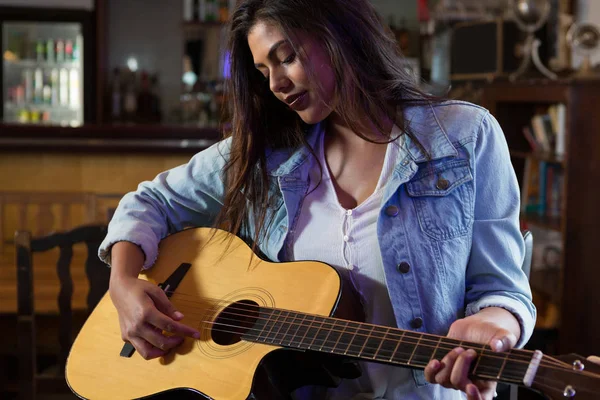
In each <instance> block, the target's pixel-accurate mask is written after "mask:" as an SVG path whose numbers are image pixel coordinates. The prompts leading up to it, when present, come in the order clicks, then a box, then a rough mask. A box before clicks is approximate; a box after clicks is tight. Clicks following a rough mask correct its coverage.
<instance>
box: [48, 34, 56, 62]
mask: <svg viewBox="0 0 600 400" xmlns="http://www.w3.org/2000/svg"><path fill="white" fill-rule="evenodd" d="M54 50H55V49H54V40H53V39H48V40H47V41H46V61H48V62H49V63H53V62H56V58H55V54H54Z"/></svg>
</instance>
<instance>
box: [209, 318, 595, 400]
mask: <svg viewBox="0 0 600 400" xmlns="http://www.w3.org/2000/svg"><path fill="white" fill-rule="evenodd" d="M202 329H203V330H205V331H211V330H213V329H212V328H209V327H203V328H202ZM216 330H217V331H218V332H224V333H233V334H237V333H238V332H235V331H229V330H226V329H216ZM250 339H252V338H250ZM254 339H255V340H256V341H257V342H259V343H260V338H259V337H255V338H254ZM248 341H250V340H248ZM334 354H335V353H334ZM350 356H352V355H350ZM354 357H357V356H354ZM363 358H365V357H363ZM389 363H392V364H396V365H398V364H401V365H404V364H407V363H405V362H400V361H395V362H394V361H389ZM408 364H409V365H410V363H408ZM427 364H428V363H426V362H421V364H420V365H419V364H416V362H415V365H414V366H415V367H419V368H423V367H425V366H426V365H427ZM570 371H571V370H568V372H570ZM474 376H475V377H477V378H482V379H491V380H494V381H497V380H501V381H504V382H507V383H514V384H519V385H522V386H523V380H522V375H515V376H514V377H509V378H507V377H505V376H503V377H502V378H498V375H497V374H488V375H486V374H485V373H477V374H476V375H474ZM594 378H597V376H595V377H594ZM543 382H550V383H551V384H554V385H559V386H561V387H566V386H567V385H568V384H569V382H566V381H564V380H561V379H557V378H555V377H552V378H551V377H547V376H544V375H536V377H535V379H534V383H535V384H536V385H539V386H544V387H547V388H550V389H552V390H555V391H559V392H561V391H562V390H563V389H556V388H553V387H552V386H549V385H548V384H544V383H543ZM582 391H583V392H588V393H596V392H597V390H594V391H592V389H588V388H583V389H581V388H578V392H582Z"/></svg>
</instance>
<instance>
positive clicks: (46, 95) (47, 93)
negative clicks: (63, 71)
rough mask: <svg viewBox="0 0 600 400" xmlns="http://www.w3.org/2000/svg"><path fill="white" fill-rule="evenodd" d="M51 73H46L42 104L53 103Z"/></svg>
mask: <svg viewBox="0 0 600 400" xmlns="http://www.w3.org/2000/svg"><path fill="white" fill-rule="evenodd" d="M50 83H51V79H50V73H49V72H48V71H44V84H43V86H42V103H43V104H50V103H51V102H52V88H51V87H50Z"/></svg>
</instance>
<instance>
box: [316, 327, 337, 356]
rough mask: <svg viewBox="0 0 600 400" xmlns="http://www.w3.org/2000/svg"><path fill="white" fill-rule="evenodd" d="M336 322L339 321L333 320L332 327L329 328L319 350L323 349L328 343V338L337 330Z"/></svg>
mask: <svg viewBox="0 0 600 400" xmlns="http://www.w3.org/2000/svg"><path fill="white" fill-rule="evenodd" d="M336 323H337V321H333V324H331V328H329V329H328V332H327V336H325V339H323V343H322V344H321V347H319V351H323V347H324V346H325V344H326V343H327V339H329V336H331V333H332V332H333V331H334V330H335V324H336Z"/></svg>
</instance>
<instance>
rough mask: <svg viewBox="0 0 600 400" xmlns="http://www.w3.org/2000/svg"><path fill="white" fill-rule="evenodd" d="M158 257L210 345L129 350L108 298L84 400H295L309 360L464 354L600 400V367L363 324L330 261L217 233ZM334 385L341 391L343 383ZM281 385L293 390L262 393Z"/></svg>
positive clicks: (555, 395)
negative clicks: (150, 355) (146, 354)
mask: <svg viewBox="0 0 600 400" xmlns="http://www.w3.org/2000/svg"><path fill="white" fill-rule="evenodd" d="M159 254H160V256H159V258H158V260H157V262H156V264H155V265H154V267H153V268H151V269H150V270H148V271H146V272H143V273H142V274H140V278H141V279H146V280H149V281H151V282H155V283H160V287H161V288H162V289H163V290H164V291H165V292H166V293H167V295H168V296H169V297H170V299H171V301H172V302H173V303H174V305H175V307H176V308H177V310H179V311H181V312H182V313H183V314H184V315H185V317H184V319H183V323H186V324H188V325H190V326H193V327H196V328H197V329H198V330H199V331H200V332H201V337H200V338H199V339H193V338H186V339H185V341H184V342H183V343H182V345H180V346H179V347H177V348H175V349H173V350H172V351H171V352H170V353H169V354H167V355H166V356H164V357H161V358H159V359H154V360H145V359H143V358H142V357H141V356H140V355H139V354H138V353H137V352H136V351H135V349H134V348H133V347H132V346H131V345H130V344H128V343H125V344H124V343H123V340H122V338H121V332H120V329H119V319H118V316H117V311H116V309H115V307H114V306H113V304H112V302H111V299H110V297H109V295H108V294H107V295H105V296H104V298H103V299H102V300H101V301H100V303H99V304H98V305H97V306H96V308H95V309H94V310H93V312H92V313H91V315H90V316H89V318H88V320H87V321H86V323H85V324H84V326H83V328H82V330H81V331H80V333H79V335H78V336H77V338H76V340H75V342H74V343H73V346H72V348H71V352H70V355H69V358H68V361H67V365H66V378H67V382H68V384H69V386H70V387H71V389H72V390H73V392H74V393H75V394H77V395H78V396H79V397H81V398H85V399H111V400H116V399H133V398H144V397H149V396H153V395H156V394H161V393H162V394H164V393H167V394H169V393H172V392H171V391H173V390H177V389H186V390H188V391H190V392H192V393H197V394H198V395H199V397H201V398H211V399H247V398H255V399H256V398H260V397H261V396H262V397H264V398H267V399H273V398H277V397H278V396H279V395H281V398H286V396H287V394H286V393H285V392H286V391H287V390H291V389H293V388H294V387H297V386H299V385H303V384H305V383H306V382H300V383H299V382H291V381H290V380H289V379H288V380H286V379H285V377H282V375H284V376H289V375H302V374H306V372H307V371H308V372H310V371H312V369H311V368H312V367H310V364H307V362H305V361H302V360H303V357H307V359H313V360H321V361H323V360H328V359H330V360H337V361H336V362H335V363H331V362H328V361H323V362H322V363H321V364H319V365H321V366H323V367H322V368H321V369H320V370H321V371H325V375H327V372H331V371H332V370H333V369H332V368H331V366H332V365H337V367H339V368H338V370H339V371H341V370H344V369H345V370H348V368H347V367H348V366H349V365H352V364H350V363H347V362H346V360H366V361H372V362H380V363H385V364H392V365H397V366H402V367H409V368H416V369H424V368H425V366H426V365H427V364H428V362H429V360H431V359H433V358H436V359H442V358H443V357H444V355H445V354H446V353H448V352H449V351H450V350H452V349H454V348H455V347H457V346H462V347H464V348H472V349H475V351H476V352H477V353H478V357H477V359H476V361H474V362H473V365H472V370H471V377H472V378H479V379H491V380H496V381H500V382H506V383H510V384H516V385H522V386H526V387H529V388H531V389H534V390H537V391H539V392H541V393H543V394H545V395H546V396H547V397H548V398H550V399H556V400H558V399H565V398H573V399H578V400H591V399H600V368H597V366H594V365H592V364H590V363H587V362H586V360H585V358H583V357H579V356H568V357H565V358H553V357H549V356H547V355H544V354H542V353H541V352H539V351H529V350H518V349H513V350H510V351H507V352H503V353H495V352H493V351H491V349H490V348H489V347H488V346H484V345H480V344H476V343H468V342H461V341H458V340H453V339H449V338H447V337H443V336H438V335H432V334H426V333H418V332H412V331H406V330H401V329H396V328H390V327H384V326H375V325H370V324H366V323H362V322H357V321H353V320H351V319H352V318H354V317H353V313H352V311H356V310H357V309H358V308H360V306H359V303H357V301H356V298H353V297H352V296H351V295H349V296H348V297H347V298H346V294H347V293H349V291H346V290H344V288H347V287H349V286H350V285H345V284H344V280H343V279H341V276H340V274H339V273H338V272H337V271H336V270H335V269H334V268H332V267H331V266H329V265H327V264H324V263H321V262H312V261H310V262H303V261H302V262H290V263H271V262H267V261H264V260H262V259H260V258H259V257H258V256H256V255H254V254H253V253H252V251H251V249H250V248H249V247H248V246H247V245H246V243H244V242H243V241H242V240H241V239H239V238H237V237H235V236H232V235H230V234H228V233H226V232H224V231H219V230H217V231H216V233H215V231H213V230H211V229H208V228H195V229H189V230H184V231H182V232H179V233H176V234H173V235H171V236H169V237H167V238H165V239H164V240H162V241H161V243H160V249H159ZM315 355H318V356H319V357H321V358H318V357H315ZM330 357H331V358H330ZM273 360H275V361H276V362H270V361H273ZM339 360H344V361H339ZM321 361H319V362H321ZM315 365H316V364H315ZM265 366H268V367H269V371H266V370H265ZM334 369H335V368H334ZM281 372H283V374H282V373H281ZM330 375H331V374H330ZM313 378H315V377H314V376H313ZM329 378H330V379H329V380H328V382H329V383H332V384H333V385H335V384H336V382H339V380H337V381H336V379H335V378H332V377H331V376H330V377H329ZM319 379H320V378H319ZM325 380H326V381H327V379H325ZM317 381H318V379H317ZM277 382H279V383H282V385H283V388H282V387H280V388H268V389H265V387H264V385H265V384H269V383H270V384H271V385H272V384H273V383H277ZM308 383H311V384H312V383H315V380H314V379H313V380H312V381H311V382H308ZM286 385H287V386H286Z"/></svg>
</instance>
